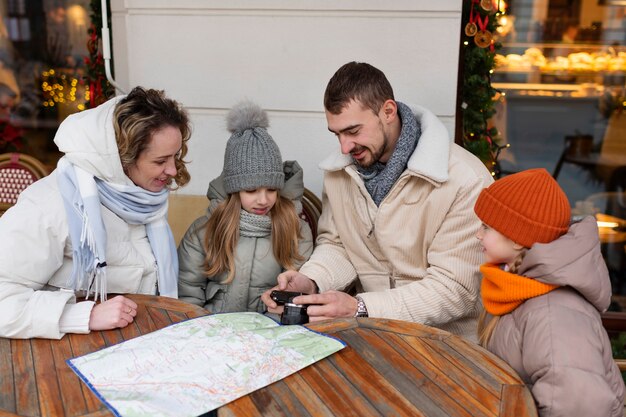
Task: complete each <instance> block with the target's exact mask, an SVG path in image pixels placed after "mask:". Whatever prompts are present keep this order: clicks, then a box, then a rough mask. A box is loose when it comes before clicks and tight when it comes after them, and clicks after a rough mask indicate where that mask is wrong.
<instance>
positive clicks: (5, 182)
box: [0, 152, 48, 216]
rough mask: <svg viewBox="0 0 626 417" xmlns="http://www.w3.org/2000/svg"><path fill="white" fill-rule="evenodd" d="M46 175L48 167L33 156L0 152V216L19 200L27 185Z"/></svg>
mask: <svg viewBox="0 0 626 417" xmlns="http://www.w3.org/2000/svg"><path fill="white" fill-rule="evenodd" d="M46 175H48V170H47V169H46V167H45V166H44V165H43V164H42V163H41V162H39V161H38V160H37V159H35V158H33V157H32V156H28V155H25V154H21V153H16V152H15V153H4V154H0V216H1V215H2V214H3V213H4V212H5V211H6V210H8V209H9V207H11V206H13V205H14V204H15V203H16V202H17V197H18V196H19V195H20V193H21V192H22V191H24V189H25V188H26V187H28V186H29V185H31V184H32V183H34V182H35V181H37V180H38V179H41V178H43V177H45V176H46Z"/></svg>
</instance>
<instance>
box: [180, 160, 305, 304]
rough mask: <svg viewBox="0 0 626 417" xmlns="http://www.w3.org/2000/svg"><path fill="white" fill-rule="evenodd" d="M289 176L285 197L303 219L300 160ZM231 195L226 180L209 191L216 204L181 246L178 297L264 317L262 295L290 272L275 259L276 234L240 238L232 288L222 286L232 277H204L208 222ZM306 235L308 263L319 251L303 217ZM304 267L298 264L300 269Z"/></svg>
mask: <svg viewBox="0 0 626 417" xmlns="http://www.w3.org/2000/svg"><path fill="white" fill-rule="evenodd" d="M284 172H285V186H284V188H283V189H282V190H281V192H280V194H281V195H282V196H283V197H287V198H289V199H290V200H292V201H293V202H294V204H295V205H296V208H297V211H298V214H300V212H301V207H302V205H301V203H300V201H301V199H302V195H303V193H304V182H303V171H302V168H301V167H300V165H299V164H298V163H297V162H296V161H286V162H285V163H284ZM226 196H227V194H226V192H225V191H224V186H223V182H222V177H221V176H220V177H218V178H216V179H214V180H213V181H211V183H210V184H209V190H208V192H207V197H208V198H209V200H211V204H210V206H209V208H208V210H207V214H206V215H204V216H202V217H200V218H198V219H197V220H196V221H194V222H193V223H192V225H191V226H190V227H189V229H188V230H187V232H186V233H185V236H184V237H183V240H182V241H181V243H180V245H179V247H178V261H179V268H180V273H179V276H178V297H179V298H180V299H181V300H184V301H187V302H190V303H193V304H196V305H199V306H201V307H204V308H206V309H208V310H209V311H210V312H212V313H225V312H237V311H256V312H264V311H265V305H264V304H263V302H262V301H261V294H263V293H264V292H265V291H267V290H268V289H270V288H272V287H274V286H276V284H277V281H276V277H277V276H278V274H280V273H281V272H283V270H284V269H283V268H282V266H281V265H279V264H278V262H277V261H276V259H275V258H274V253H273V250H272V239H271V235H270V236H267V237H244V236H239V240H238V242H237V247H236V249H235V252H236V254H235V271H236V272H235V278H234V279H233V281H232V282H230V283H229V284H220V282H221V281H223V280H224V279H225V278H226V275H227V273H226V272H224V273H221V274H219V275H217V276H214V277H210V278H207V276H206V275H205V274H204V261H205V256H206V252H205V251H204V246H203V242H204V238H205V235H206V223H207V221H208V220H209V217H210V216H211V213H212V212H213V210H214V209H215V207H216V206H217V204H218V203H220V202H221V201H223V200H224V199H225V198H226ZM300 234H301V236H302V239H300V241H299V242H298V250H299V252H300V255H302V257H303V258H304V260H307V259H308V258H309V256H310V255H311V252H313V238H312V233H311V229H310V227H309V225H308V224H307V222H306V221H304V220H302V218H300ZM303 262H304V261H303ZM301 263H302V262H301ZM301 263H299V264H297V267H298V268H299V267H300V264H301Z"/></svg>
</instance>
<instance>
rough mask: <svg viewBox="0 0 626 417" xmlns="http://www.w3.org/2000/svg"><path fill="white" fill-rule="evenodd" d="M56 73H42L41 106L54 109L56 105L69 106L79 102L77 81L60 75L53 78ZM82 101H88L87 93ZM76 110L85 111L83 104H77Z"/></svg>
mask: <svg viewBox="0 0 626 417" xmlns="http://www.w3.org/2000/svg"><path fill="white" fill-rule="evenodd" d="M55 74H56V71H55V70H54V69H49V70H47V71H43V72H42V73H41V75H42V82H41V90H42V92H43V101H42V104H43V106H44V107H54V106H55V105H57V104H66V103H67V104H69V103H74V102H76V101H77V100H79V98H78V96H77V94H78V89H79V80H78V78H75V77H73V76H70V75H66V74H61V75H60V76H58V75H57V76H55ZM84 100H89V95H88V91H85V93H84ZM67 104H66V105H67ZM76 110H78V111H82V110H85V105H84V104H82V103H81V104H77V105H76Z"/></svg>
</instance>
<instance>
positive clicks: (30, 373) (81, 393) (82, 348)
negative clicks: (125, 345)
mask: <svg viewBox="0 0 626 417" xmlns="http://www.w3.org/2000/svg"><path fill="white" fill-rule="evenodd" d="M127 297H128V298H130V299H132V300H133V301H135V302H136V303H137V304H138V309H137V317H136V318H135V321H134V323H132V324H131V325H129V326H127V327H125V328H123V329H116V330H107V331H102V332H91V333H90V334H84V335H83V334H70V335H66V336H64V337H63V338H62V339H61V340H50V339H30V340H19V339H15V340H9V339H3V338H0V416H15V415H20V416H90V417H100V416H112V415H113V414H112V413H111V412H109V411H108V409H107V408H106V406H105V405H104V404H103V403H102V402H101V401H100V400H98V399H97V398H96V396H95V395H93V393H92V392H91V391H90V390H89V388H88V387H87V385H85V384H83V383H82V382H81V381H80V380H79V379H78V377H77V376H76V374H75V373H74V372H73V371H72V370H71V369H70V367H69V366H68V365H67V364H66V363H65V360H66V359H69V358H72V357H74V356H80V355H84V354H87V353H90V352H94V351H96V350H99V349H101V348H104V347H106V346H111V345H114V344H117V343H119V342H122V341H124V340H128V339H132V338H134V337H137V336H141V335H143V334H146V333H150V332H152V331H154V330H158V329H161V328H163V327H166V326H168V325H170V324H172V323H177V322H179V321H182V320H185V319H187V318H191V317H198V316H204V315H206V314H207V313H208V312H207V311H206V310H204V309H202V308H200V307H197V306H195V305H191V304H188V303H184V302H182V301H179V300H175V299H172V298H167V297H156V296H149V295H127Z"/></svg>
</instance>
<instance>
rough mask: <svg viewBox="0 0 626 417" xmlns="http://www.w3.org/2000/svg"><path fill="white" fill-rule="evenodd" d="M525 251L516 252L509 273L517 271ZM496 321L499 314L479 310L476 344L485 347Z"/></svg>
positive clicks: (498, 318) (496, 323) (498, 319)
mask: <svg viewBox="0 0 626 417" xmlns="http://www.w3.org/2000/svg"><path fill="white" fill-rule="evenodd" d="M526 251H527V250H526V249H522V250H521V251H520V252H519V253H518V254H517V257H516V258H515V261H514V262H513V265H512V266H511V269H510V270H509V272H510V273H512V274H516V273H517V271H518V269H519V267H520V265H521V264H522V261H523V260H524V256H526ZM489 318H490V319H489ZM488 319H489V320H488ZM498 321H500V316H490V315H489V314H488V313H487V310H485V309H484V308H483V310H482V311H481V312H480V316H479V317H478V344H479V345H480V346H482V347H484V348H485V349H486V348H487V345H488V344H489V341H490V340H491V336H493V332H494V330H495V329H496V326H497V325H498Z"/></svg>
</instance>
